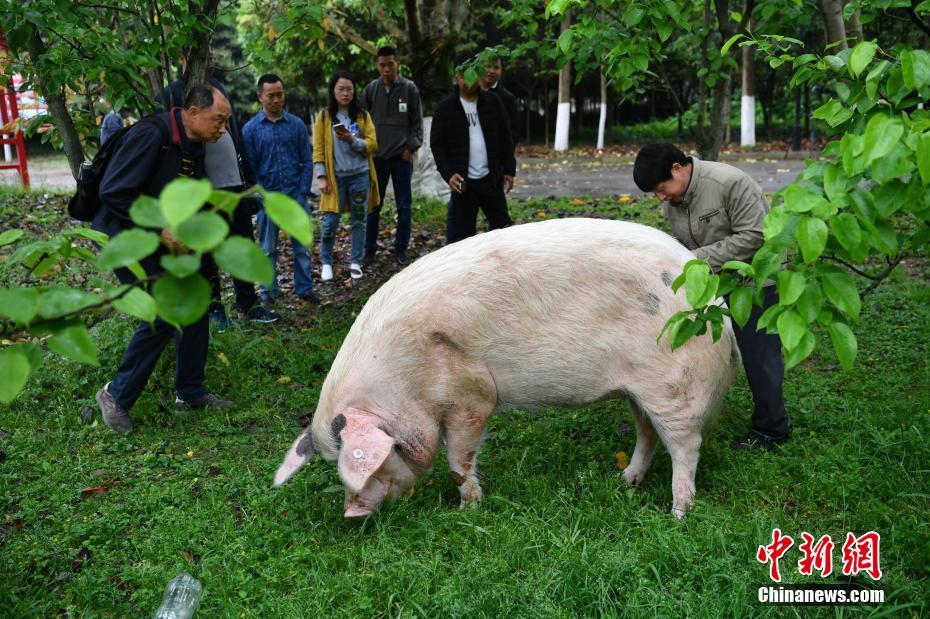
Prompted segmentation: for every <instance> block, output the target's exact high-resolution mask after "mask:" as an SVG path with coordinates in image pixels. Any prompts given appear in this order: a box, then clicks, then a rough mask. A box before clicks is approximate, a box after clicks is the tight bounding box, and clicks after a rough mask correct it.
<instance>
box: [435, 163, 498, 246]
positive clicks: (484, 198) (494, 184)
mask: <svg viewBox="0 0 930 619" xmlns="http://www.w3.org/2000/svg"><path fill="white" fill-rule="evenodd" d="M478 209H481V212H482V213H484V216H485V217H487V219H488V230H497V229H498V228H506V227H507V226H512V225H513V220H511V219H510V215H509V214H508V213H507V197H506V196H505V195H504V183H503V182H502V181H501V180H497V181H494V180H492V178H491V175H490V174H489V175H487V176H485V177H484V178H478V179H473V178H469V179H468V180H466V181H465V193H461V194H459V193H455V192H453V193H452V204H451V207H450V209H449V219H448V220H447V225H446V243H455V242H456V241H460V240H462V239H466V238H468V237H470V236H475V232H476V227H477V224H478ZM450 224H451V225H450Z"/></svg>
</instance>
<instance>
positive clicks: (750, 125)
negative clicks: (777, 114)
mask: <svg viewBox="0 0 930 619" xmlns="http://www.w3.org/2000/svg"><path fill="white" fill-rule="evenodd" d="M742 60H743V63H742V64H743V67H742V69H743V70H742V77H743V96H742V99H741V103H740V115H739V116H740V122H739V127H740V136H739V143H740V146H742V147H747V146H755V145H756V54H755V48H754V47H753V46H751V45H747V46H746V47H744V48H742Z"/></svg>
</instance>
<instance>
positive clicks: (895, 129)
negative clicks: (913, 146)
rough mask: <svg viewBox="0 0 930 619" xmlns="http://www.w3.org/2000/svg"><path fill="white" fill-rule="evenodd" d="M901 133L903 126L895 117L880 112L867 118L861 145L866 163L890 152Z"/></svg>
mask: <svg viewBox="0 0 930 619" xmlns="http://www.w3.org/2000/svg"><path fill="white" fill-rule="evenodd" d="M902 135H904V127H903V126H902V125H901V121H899V120H897V119H891V118H888V117H887V116H885V115H884V114H882V113H878V114H876V115H875V116H873V117H872V118H871V119H869V123H868V124H867V125H866V127H865V134H864V135H863V145H862V154H863V155H864V156H865V160H866V163H872V162H873V161H875V160H876V159H878V158H879V157H884V156H885V155H887V154H888V153H889V152H891V149H892V148H894V147H895V145H896V144H897V143H898V140H900V139H901V136H902Z"/></svg>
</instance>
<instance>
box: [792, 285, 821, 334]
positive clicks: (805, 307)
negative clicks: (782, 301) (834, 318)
mask: <svg viewBox="0 0 930 619" xmlns="http://www.w3.org/2000/svg"><path fill="white" fill-rule="evenodd" d="M822 307H823V293H822V292H821V291H820V283H819V282H809V283H808V284H807V286H805V287H804V292H803V293H801V296H800V297H798V300H797V302H796V303H795V305H794V309H796V310H797V312H798V314H799V315H800V316H801V318H803V319H804V321H805V322H807V323H808V324H810V323H811V322H813V321H814V320H816V319H817V315H818V314H820V309H821V308H822Z"/></svg>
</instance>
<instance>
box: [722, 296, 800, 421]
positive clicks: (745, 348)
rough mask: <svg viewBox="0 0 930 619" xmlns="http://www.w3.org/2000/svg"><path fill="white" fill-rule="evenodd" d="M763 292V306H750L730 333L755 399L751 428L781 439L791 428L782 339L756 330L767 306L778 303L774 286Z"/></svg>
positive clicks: (734, 324)
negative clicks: (744, 320)
mask: <svg viewBox="0 0 930 619" xmlns="http://www.w3.org/2000/svg"><path fill="white" fill-rule="evenodd" d="M764 294H765V303H764V307H756V306H753V308H752V313H751V314H750V315H749V321H748V322H747V323H746V326H745V327H743V328H740V327H738V326H736V323H733V332H734V333H735V335H736V344H737V346H739V352H740V354H741V355H742V356H743V368H745V370H746V378H747V379H748V381H749V389H750V390H752V399H753V401H754V402H755V410H754V411H753V413H752V429H753V430H755V431H756V432H758V433H760V434H764V435H765V436H768V437H771V438H774V439H781V438H784V437H786V436H788V432H789V430H790V426H789V424H788V413H787V412H786V411H785V398H784V395H783V394H782V382H783V381H784V377H785V364H784V361H782V358H781V338H779V337H778V335H777V334H774V335H768V334H766V333H765V330H764V329H763V330H762V331H756V324H757V323H758V322H759V317H760V316H761V315H762V313H763V312H764V311H765V310H766V309H768V308H769V307H771V306H773V305H775V304H777V303H778V295H777V294H776V292H775V286H766V288H765V290H764ZM727 301H728V302H729V299H727Z"/></svg>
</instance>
